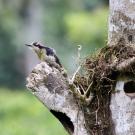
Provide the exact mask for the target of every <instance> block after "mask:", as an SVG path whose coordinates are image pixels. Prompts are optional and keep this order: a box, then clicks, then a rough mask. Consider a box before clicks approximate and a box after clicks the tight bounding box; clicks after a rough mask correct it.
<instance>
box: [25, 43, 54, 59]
mask: <svg viewBox="0 0 135 135" xmlns="http://www.w3.org/2000/svg"><path fill="white" fill-rule="evenodd" d="M25 45H26V46H28V47H30V48H31V49H32V50H33V51H34V52H35V53H36V54H37V56H38V58H39V59H40V60H44V59H45V57H46V56H50V55H51V56H53V55H54V54H55V51H54V49H52V48H49V47H45V46H43V45H41V44H39V43H38V42H34V43H32V44H25Z"/></svg>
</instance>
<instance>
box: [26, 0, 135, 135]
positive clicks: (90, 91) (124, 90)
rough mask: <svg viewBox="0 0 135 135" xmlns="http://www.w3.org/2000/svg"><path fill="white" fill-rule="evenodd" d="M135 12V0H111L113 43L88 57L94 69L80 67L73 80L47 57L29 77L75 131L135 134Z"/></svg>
mask: <svg viewBox="0 0 135 135" xmlns="http://www.w3.org/2000/svg"><path fill="white" fill-rule="evenodd" d="M134 11H135V4H134V1H127V0H119V1H117V0H111V1H110V18H109V22H110V23H109V42H108V44H109V46H108V47H105V48H103V49H102V50H101V52H100V53H99V55H98V57H96V58H95V59H92V58H89V59H87V60H86V62H85V64H84V65H83V66H84V69H85V70H87V73H89V74H84V76H79V73H78V71H79V70H77V75H78V76H76V74H75V75H74V77H73V79H69V78H67V77H66V76H65V75H63V73H62V72H61V70H59V69H58V68H56V67H53V66H52V65H50V64H49V63H48V62H42V63H40V64H38V65H37V66H36V67H35V68H34V69H33V71H32V72H31V74H30V75H29V77H28V78H27V81H28V84H27V87H28V88H29V89H30V90H31V91H32V93H33V94H34V95H35V96H37V98H38V99H39V100H40V101H41V102H42V103H43V104H44V105H45V106H46V107H47V108H48V109H49V110H50V112H51V113H52V114H53V115H54V116H56V117H57V118H58V119H59V121H60V122H61V123H62V124H63V126H64V127H65V129H66V130H67V131H68V132H69V134H70V135H134V134H135V129H134V125H135V122H134V119H135V118H134V115H133V114H134V104H135V100H134V96H133V94H134V92H135V91H134V90H135V89H130V88H132V86H133V87H135V83H134V80H133V78H134V75H133V73H134V70H133V68H134V67H135V55H134V54H135V49H134V48H133V47H132V46H133V44H134V42H135V39H134V38H135V37H134V35H135V33H134V28H135V26H134V21H135V20H134V18H135V15H134V14H133V13H134ZM124 49H125V50H124ZM124 51H125V52H124ZM87 75H88V76H87ZM78 78H80V80H79V79H78ZM86 79H88V80H86ZM114 89H115V90H114Z"/></svg>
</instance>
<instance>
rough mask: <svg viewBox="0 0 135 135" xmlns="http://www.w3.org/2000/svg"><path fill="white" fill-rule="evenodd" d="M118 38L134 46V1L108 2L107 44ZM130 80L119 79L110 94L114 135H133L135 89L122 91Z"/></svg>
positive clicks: (134, 124) (112, 0)
mask: <svg viewBox="0 0 135 135" xmlns="http://www.w3.org/2000/svg"><path fill="white" fill-rule="evenodd" d="M120 38H124V39H125V42H126V44H129V45H131V46H132V45H133V46H134V45H135V0H110V17H109V44H110V45H112V44H114V42H117V41H119V40H120ZM131 61H132V60H131ZM133 61H134V60H133ZM126 63H128V62H125V63H124V64H123V65H122V67H124V66H125V64H126ZM132 80H134V78H131V76H127V75H123V76H122V77H119V79H118V81H117V84H116V90H115V91H116V93H114V94H112V98H111V104H110V108H111V113H112V119H113V122H114V125H115V134H116V135H135V128H134V127H135V115H134V113H135V99H134V95H135V89H134V88H132V90H131V89H130V90H129V91H126V92H125V91H124V85H125V84H126V82H128V81H132Z"/></svg>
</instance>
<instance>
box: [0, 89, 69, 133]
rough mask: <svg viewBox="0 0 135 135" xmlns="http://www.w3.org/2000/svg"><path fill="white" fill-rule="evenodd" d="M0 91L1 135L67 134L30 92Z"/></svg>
mask: <svg viewBox="0 0 135 135" xmlns="http://www.w3.org/2000/svg"><path fill="white" fill-rule="evenodd" d="M0 91H1V94H0V134H1V135H67V133H66V132H65V131H64V128H63V126H62V125H61V124H60V122H58V120H56V118H55V117H53V116H52V115H51V113H50V112H49V111H48V110H47V109H46V108H44V106H43V105H42V104H41V103H40V102H39V101H38V100H37V99H36V98H34V97H33V95H32V94H30V93H28V92H27V91H24V92H19V91H14V92H13V91H9V90H6V89H0Z"/></svg>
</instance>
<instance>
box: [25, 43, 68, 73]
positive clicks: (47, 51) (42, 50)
mask: <svg viewBox="0 0 135 135" xmlns="http://www.w3.org/2000/svg"><path fill="white" fill-rule="evenodd" d="M25 45H26V46H28V47H30V48H31V49H32V50H33V51H34V52H35V53H36V55H37V56H38V58H39V59H40V60H41V61H44V62H47V63H48V64H49V65H50V66H51V67H55V68H57V69H58V70H59V71H61V72H63V73H64V74H65V69H64V68H63V66H62V64H61V62H60V60H59V58H58V57H57V55H56V52H55V50H54V49H53V48H50V47H46V46H44V45H41V44H40V43H38V42H33V43H32V44H25Z"/></svg>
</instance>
